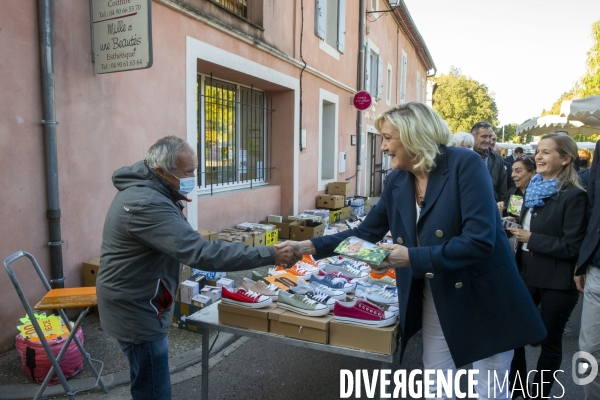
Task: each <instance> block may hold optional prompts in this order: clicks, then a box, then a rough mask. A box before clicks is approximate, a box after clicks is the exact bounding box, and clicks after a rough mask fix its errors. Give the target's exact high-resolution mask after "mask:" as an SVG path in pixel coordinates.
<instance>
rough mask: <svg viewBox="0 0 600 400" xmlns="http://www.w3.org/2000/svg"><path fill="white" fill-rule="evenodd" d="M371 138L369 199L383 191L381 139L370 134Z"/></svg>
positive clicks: (379, 136) (376, 135)
mask: <svg viewBox="0 0 600 400" xmlns="http://www.w3.org/2000/svg"><path fill="white" fill-rule="evenodd" d="M369 136H370V138H371V143H370V145H371V146H370V147H371V154H370V157H369V158H370V160H371V193H370V194H369V196H370V197H378V196H380V195H381V192H382V190H383V176H382V169H383V153H382V152H381V143H382V141H383V140H382V137H381V135H378V134H374V133H372V134H370V135H369Z"/></svg>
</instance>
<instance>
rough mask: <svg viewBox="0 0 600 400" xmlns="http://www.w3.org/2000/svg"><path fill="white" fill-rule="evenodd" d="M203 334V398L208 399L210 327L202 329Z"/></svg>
mask: <svg viewBox="0 0 600 400" xmlns="http://www.w3.org/2000/svg"><path fill="white" fill-rule="evenodd" d="M200 333H201V334H202V399H203V400H208V358H209V354H208V349H209V347H208V345H209V341H208V339H209V337H208V329H201V330H200Z"/></svg>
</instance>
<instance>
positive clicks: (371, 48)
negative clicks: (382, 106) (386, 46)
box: [365, 39, 383, 100]
mask: <svg viewBox="0 0 600 400" xmlns="http://www.w3.org/2000/svg"><path fill="white" fill-rule="evenodd" d="M365 55H366V57H365V90H366V91H367V92H369V94H370V95H371V96H372V97H373V99H377V100H381V99H382V98H383V57H382V56H381V53H380V52H379V47H378V46H377V45H375V43H373V41H372V40H371V39H369V40H368V41H367V46H366V48H365ZM373 56H376V60H377V62H376V64H377V70H376V71H375V72H373V71H372V69H373V68H372V67H371V57H373ZM373 79H376V81H373ZM374 82H375V83H374ZM373 86H374V87H375V93H373V91H372V90H371V88H372V87H373Z"/></svg>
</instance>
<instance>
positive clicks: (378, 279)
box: [367, 268, 396, 286]
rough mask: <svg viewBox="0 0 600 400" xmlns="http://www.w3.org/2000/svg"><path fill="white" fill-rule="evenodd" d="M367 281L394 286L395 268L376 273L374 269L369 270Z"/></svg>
mask: <svg viewBox="0 0 600 400" xmlns="http://www.w3.org/2000/svg"><path fill="white" fill-rule="evenodd" d="M367 282H370V283H377V284H380V285H387V286H396V270H395V269H394V268H390V269H388V270H387V271H386V272H385V273H384V274H377V273H375V271H371V273H370V274H369V277H368V278H367Z"/></svg>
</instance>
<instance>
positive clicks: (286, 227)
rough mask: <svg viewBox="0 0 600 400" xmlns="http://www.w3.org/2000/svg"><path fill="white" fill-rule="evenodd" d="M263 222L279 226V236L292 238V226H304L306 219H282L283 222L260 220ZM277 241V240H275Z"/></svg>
mask: <svg viewBox="0 0 600 400" xmlns="http://www.w3.org/2000/svg"><path fill="white" fill-rule="evenodd" d="M260 223H261V224H271V225H274V226H275V227H276V228H277V231H278V232H277V238H278V239H279V238H281V239H289V238H290V226H292V225H301V226H304V225H305V223H304V221H301V220H295V219H289V218H286V219H282V220H281V222H269V221H260ZM275 243H277V241H275Z"/></svg>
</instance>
